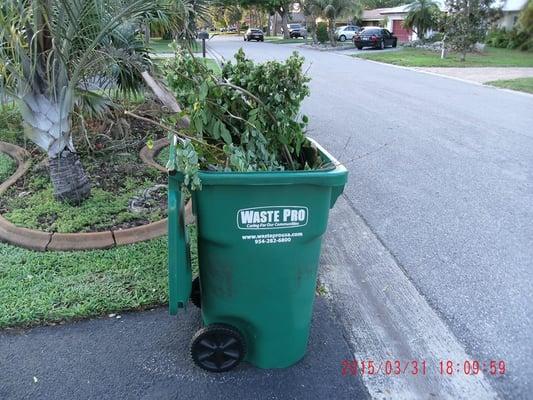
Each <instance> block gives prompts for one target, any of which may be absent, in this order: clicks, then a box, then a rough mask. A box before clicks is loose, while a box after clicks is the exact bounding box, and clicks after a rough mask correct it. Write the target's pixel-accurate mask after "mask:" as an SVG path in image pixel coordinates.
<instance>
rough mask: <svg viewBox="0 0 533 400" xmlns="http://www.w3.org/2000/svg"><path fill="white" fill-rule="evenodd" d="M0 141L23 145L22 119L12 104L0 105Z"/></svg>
mask: <svg viewBox="0 0 533 400" xmlns="http://www.w3.org/2000/svg"><path fill="white" fill-rule="evenodd" d="M0 140H3V141H4V142H9V143H15V144H18V145H23V144H24V143H25V139H24V134H23V131H22V117H21V115H20V113H19V111H18V108H17V106H16V105H15V104H14V103H6V104H3V105H0Z"/></svg>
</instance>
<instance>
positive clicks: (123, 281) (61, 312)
mask: <svg viewBox="0 0 533 400" xmlns="http://www.w3.org/2000/svg"><path fill="white" fill-rule="evenodd" d="M166 257H167V244H166V238H160V239H155V240H152V241H149V242H143V243H137V244H133V245H130V246H124V247H117V248H114V249H110V250H93V251H86V252H69V253H67V252H46V253H39V252H34V251H30V250H26V249H20V248H18V247H13V246H10V245H7V244H3V243H0V328H5V327H7V326H13V325H23V326H28V325H35V324H39V323H43V322H53V321H60V320H65V319H71V318H86V317H91V316H96V315H102V314H106V313H110V312H117V311H122V310H131V309H141V308H145V307H149V306H152V305H159V304H164V303H166V302H167V301H168V298H167V288H168V285H167V267H166Z"/></svg>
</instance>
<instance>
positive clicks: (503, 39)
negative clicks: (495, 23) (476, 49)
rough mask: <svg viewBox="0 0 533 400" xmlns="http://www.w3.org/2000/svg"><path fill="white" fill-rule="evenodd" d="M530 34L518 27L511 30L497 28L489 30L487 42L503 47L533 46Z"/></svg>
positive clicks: (524, 48)
mask: <svg viewBox="0 0 533 400" xmlns="http://www.w3.org/2000/svg"><path fill="white" fill-rule="evenodd" d="M529 42H530V38H529V35H528V34H527V33H526V32H525V31H523V30H522V31H520V30H518V29H517V28H516V27H515V28H513V29H511V30H510V31H507V30H505V28H496V29H492V30H491V31H489V33H488V34H487V37H486V39H485V43H486V44H487V45H489V46H492V47H498V48H501V49H521V50H528V49H530V48H533V46H531V45H530V44H528V43H529Z"/></svg>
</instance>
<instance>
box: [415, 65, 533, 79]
mask: <svg viewBox="0 0 533 400" xmlns="http://www.w3.org/2000/svg"><path fill="white" fill-rule="evenodd" d="M415 69H417V70H420V71H426V72H431V73H434V74H441V75H446V76H451V77H454V78H460V79H465V80H467V81H474V82H478V83H486V82H491V81H497V80H501V79H516V78H531V77H533V68H512V67H506V68H497V67H483V68H415Z"/></svg>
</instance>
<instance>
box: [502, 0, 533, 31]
mask: <svg viewBox="0 0 533 400" xmlns="http://www.w3.org/2000/svg"><path fill="white" fill-rule="evenodd" d="M526 4H527V0H504V1H503V2H501V3H500V7H501V10H502V17H501V18H500V19H499V20H498V22H497V24H498V26H499V27H500V28H505V29H506V30H511V29H513V27H514V26H515V24H516V23H517V21H518V16H519V15H520V12H521V11H522V10H523V9H524V7H525V6H526Z"/></svg>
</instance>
